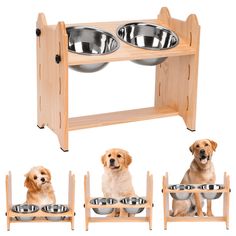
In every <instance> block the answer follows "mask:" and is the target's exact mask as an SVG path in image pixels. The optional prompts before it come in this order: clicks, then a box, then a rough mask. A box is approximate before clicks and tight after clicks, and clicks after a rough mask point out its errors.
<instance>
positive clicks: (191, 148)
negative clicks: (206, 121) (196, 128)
mask: <svg viewBox="0 0 236 236" xmlns="http://www.w3.org/2000/svg"><path fill="white" fill-rule="evenodd" d="M189 151H190V152H191V153H192V154H193V151H194V143H193V144H192V145H191V146H190V147H189Z"/></svg>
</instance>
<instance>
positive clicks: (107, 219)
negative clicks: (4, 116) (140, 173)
mask: <svg viewBox="0 0 236 236" xmlns="http://www.w3.org/2000/svg"><path fill="white" fill-rule="evenodd" d="M146 187H147V189H146V201H147V203H145V204H142V205H139V206H135V205H131V206H130V205H129V206H128V207H129V208H140V207H141V208H145V209H146V216H145V217H139V216H138V214H136V215H135V216H129V217H125V216H120V217H110V216H107V217H92V216H91V212H90V211H91V209H92V208H94V205H92V204H90V200H91V199H93V198H94V197H91V196H90V175H89V172H87V174H86V175H85V176H84V199H85V204H84V207H85V229H86V231H88V225H89V223H95V222H148V223H149V229H150V230H151V229H152V208H153V176H152V174H150V173H149V172H147V186H146ZM125 207H127V206H126V205H124V204H121V203H119V201H118V203H116V204H113V205H105V206H104V205H98V206H97V205H96V208H125Z"/></svg>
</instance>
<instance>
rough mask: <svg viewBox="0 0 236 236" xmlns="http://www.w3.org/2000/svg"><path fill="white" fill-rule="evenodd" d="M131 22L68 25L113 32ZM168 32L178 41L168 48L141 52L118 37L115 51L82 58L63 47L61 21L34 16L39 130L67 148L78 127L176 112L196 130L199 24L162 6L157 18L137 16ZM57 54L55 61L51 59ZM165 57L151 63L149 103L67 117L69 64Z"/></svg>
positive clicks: (194, 18) (194, 17)
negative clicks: (51, 134)
mask: <svg viewBox="0 0 236 236" xmlns="http://www.w3.org/2000/svg"><path fill="white" fill-rule="evenodd" d="M128 22H131V21H125V22H124V21H122V22H105V23H86V24H73V26H75V25H82V26H91V27H96V28H100V29H103V30H105V31H108V32H110V33H111V34H113V35H116V30H117V28H118V26H120V25H122V24H125V23H128ZM142 22H147V23H153V24H158V25H161V26H164V27H167V28H169V29H171V30H173V31H174V32H175V33H176V34H177V35H178V36H179V44H178V45H177V46H176V47H175V48H172V49H168V50H160V51H153V50H145V49H141V48H136V47H132V46H130V45H127V44H125V43H124V42H122V41H121V40H120V41H119V43H120V47H119V49H118V50H117V51H115V52H114V53H111V54H108V55H104V56H93V57H89V56H84V55H78V54H74V53H71V52H69V51H68V46H67V45H68V36H67V33H66V27H68V26H72V24H71V25H65V23H64V22H59V23H58V24H57V25H47V22H46V18H45V16H44V14H43V13H40V14H39V15H38V20H37V36H38V37H37V107H38V109H37V110H38V121H37V125H38V127H39V128H44V126H45V125H46V126H48V127H49V128H50V129H51V130H52V131H54V133H55V134H56V135H57V136H58V139H59V143H60V147H61V149H62V150H64V151H68V132H69V131H72V130H77V129H83V128H90V127H96V126H104V125H111V124H117V123H125V122H132V121H140V120H147V119H155V118H159V117H167V116H175V115H179V116H181V117H182V118H183V119H184V121H185V123H186V126H187V128H188V129H189V130H192V131H193V130H195V120H196V101H197V78H198V54H199V39H200V26H199V24H198V21H197V17H196V15H193V14H192V15H190V16H189V17H188V18H187V20H186V21H181V20H177V19H174V18H172V17H171V16H170V13H169V10H168V9H167V8H165V7H164V8H162V9H161V11H160V13H159V15H158V18H157V19H152V20H142ZM56 57H57V62H56V61H55V58H56ZM159 57H168V58H167V60H165V61H164V62H163V63H162V64H160V65H157V66H156V85H155V96H154V97H155V99H154V106H153V107H147V108H141V109H134V110H128V111H118V112H112V113H105V114H98V115H89V116H82V117H72V118H69V116H68V66H70V65H83V64H94V63H102V62H113V61H126V60H137V59H150V58H159Z"/></svg>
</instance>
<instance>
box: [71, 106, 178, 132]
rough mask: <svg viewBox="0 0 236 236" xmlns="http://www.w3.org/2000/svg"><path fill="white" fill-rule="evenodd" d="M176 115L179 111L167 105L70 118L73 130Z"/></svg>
mask: <svg viewBox="0 0 236 236" xmlns="http://www.w3.org/2000/svg"><path fill="white" fill-rule="evenodd" d="M175 115H178V112H177V111H175V110H174V109H172V108H169V107H165V108H162V109H157V108H155V107H150V108H142V109H135V110H128V111H119V112H112V113H105V114H98V115H90V116H82V117H75V118H69V130H70V131H71V130H77V129H84V128H91V127H98V126H105V125H112V124H120V123H127V122H133V121H141V120H148V119H155V118H160V117H167V116H175Z"/></svg>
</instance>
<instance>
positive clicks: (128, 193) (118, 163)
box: [101, 148, 135, 216]
mask: <svg viewBox="0 0 236 236" xmlns="http://www.w3.org/2000/svg"><path fill="white" fill-rule="evenodd" d="M101 160H102V164H103V165H104V174H103V177H102V191H103V194H104V197H106V198H116V199H121V198H124V197H132V196H135V192H134V188H133V185H132V177H131V174H130V172H129V170H128V166H129V165H130V164H131V162H132V157H131V156H130V155H129V153H128V152H127V151H125V150H123V149H118V148H113V149H110V150H108V151H106V153H105V154H104V155H103V156H102V158H101ZM119 215H120V216H121V215H122V216H124V215H127V213H125V212H124V211H122V210H121V209H120V210H118V209H116V211H115V216H119Z"/></svg>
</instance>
